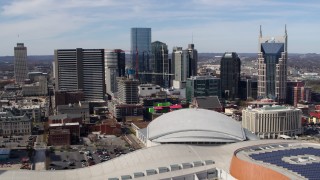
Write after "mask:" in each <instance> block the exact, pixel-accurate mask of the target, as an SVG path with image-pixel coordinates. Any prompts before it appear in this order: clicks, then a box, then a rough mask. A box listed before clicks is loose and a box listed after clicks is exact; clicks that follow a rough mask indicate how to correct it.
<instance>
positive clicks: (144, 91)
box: [138, 84, 161, 97]
mask: <svg viewBox="0 0 320 180" xmlns="http://www.w3.org/2000/svg"><path fill="white" fill-rule="evenodd" d="M160 91H161V88H160V86H159V85H155V84H140V85H139V86H138V93H139V96H140V97H147V96H151V95H152V94H156V93H157V92H160Z"/></svg>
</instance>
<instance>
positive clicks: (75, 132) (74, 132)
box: [49, 122, 80, 143]
mask: <svg viewBox="0 0 320 180" xmlns="http://www.w3.org/2000/svg"><path fill="white" fill-rule="evenodd" d="M53 129H57V130H59V129H60V130H61V129H62V130H65V129H67V130H69V134H70V142H71V143H77V142H79V138H80V124H79V123H78V122H75V123H57V124H49V131H51V130H53Z"/></svg>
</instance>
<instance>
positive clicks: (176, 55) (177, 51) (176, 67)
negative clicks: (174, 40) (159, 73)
mask: <svg viewBox="0 0 320 180" xmlns="http://www.w3.org/2000/svg"><path fill="white" fill-rule="evenodd" d="M183 60H184V59H183V53H182V47H173V50H172V72H173V73H174V80H175V81H186V79H187V78H186V77H187V74H186V72H187V71H186V69H187V63H186V62H184V61H183Z"/></svg>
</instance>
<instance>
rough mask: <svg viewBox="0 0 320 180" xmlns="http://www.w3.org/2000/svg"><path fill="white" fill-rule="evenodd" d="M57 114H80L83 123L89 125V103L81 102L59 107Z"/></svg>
mask: <svg viewBox="0 0 320 180" xmlns="http://www.w3.org/2000/svg"><path fill="white" fill-rule="evenodd" d="M57 114H80V115H81V116H82V121H83V122H85V123H89V121H90V112H89V103H87V102H81V101H79V103H78V104H68V105H58V106H57Z"/></svg>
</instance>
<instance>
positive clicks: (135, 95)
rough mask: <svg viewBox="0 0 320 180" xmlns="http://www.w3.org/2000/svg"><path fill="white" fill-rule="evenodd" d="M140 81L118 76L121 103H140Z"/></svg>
mask: <svg viewBox="0 0 320 180" xmlns="http://www.w3.org/2000/svg"><path fill="white" fill-rule="evenodd" d="M138 86H139V81H138V80H136V79H128V78H125V77H121V78H118V98H119V102H120V103H121V104H138V103H139V92H138Z"/></svg>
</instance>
